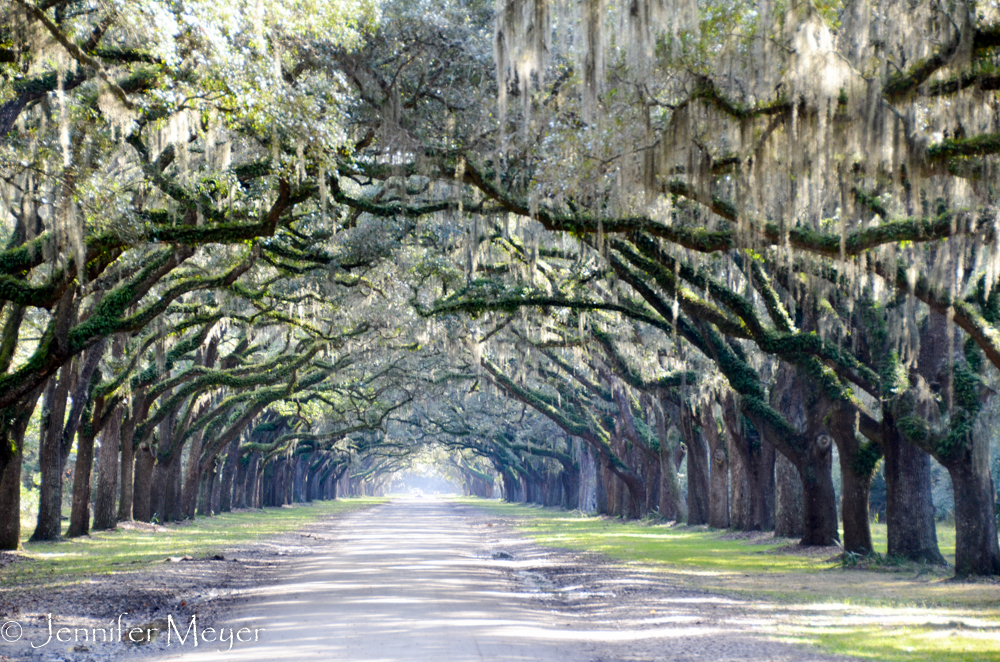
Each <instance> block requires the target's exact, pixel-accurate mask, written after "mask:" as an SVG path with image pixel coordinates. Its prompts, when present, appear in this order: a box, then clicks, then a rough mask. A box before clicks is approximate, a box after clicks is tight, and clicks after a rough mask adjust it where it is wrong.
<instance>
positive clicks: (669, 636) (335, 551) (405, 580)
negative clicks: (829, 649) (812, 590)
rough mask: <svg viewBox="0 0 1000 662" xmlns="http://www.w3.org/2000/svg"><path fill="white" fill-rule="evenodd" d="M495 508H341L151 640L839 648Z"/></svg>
mask: <svg viewBox="0 0 1000 662" xmlns="http://www.w3.org/2000/svg"><path fill="white" fill-rule="evenodd" d="M489 520H490V517H489V516H487V515H483V514H481V513H479V512H478V511H475V510H474V509H472V508H469V507H467V506H462V505H460V504H456V503H454V502H449V501H447V500H443V499H441V500H438V499H433V498H424V499H420V498H414V499H399V500H396V501H393V502H390V503H388V504H385V505H382V506H378V507H376V508H373V509H370V510H365V511H362V512H359V513H355V514H352V515H350V516H348V517H346V518H343V519H339V520H337V521H336V522H335V523H333V524H332V525H331V526H330V527H329V528H328V529H326V530H325V531H318V532H317V534H318V535H319V536H320V537H323V538H328V540H326V541H325V542H324V544H322V545H320V546H318V547H316V548H315V549H314V551H313V552H312V553H311V554H308V555H305V556H302V557H299V558H295V559H292V560H290V561H289V564H288V565H287V566H286V568H285V569H284V571H283V575H284V579H283V581H281V582H280V583H279V584H277V585H272V586H261V587H259V589H256V590H255V591H252V592H251V593H250V595H249V596H248V598H247V600H246V601H245V602H244V603H243V604H242V605H241V606H239V607H237V608H236V610H235V611H234V612H231V614H230V617H229V618H228V619H227V621H226V622H224V623H208V622H204V621H203V622H199V623H196V626H195V627H194V628H193V629H195V630H197V631H198V635H199V642H198V646H197V647H194V645H193V643H192V642H193V639H192V631H191V630H192V628H191V623H190V622H182V623H177V626H178V629H177V633H176V634H175V633H174V632H172V631H171V632H170V633H169V634H170V637H171V644H170V646H169V647H166V648H160V647H161V646H163V645H164V644H165V643H166V642H165V641H163V638H162V637H161V638H160V640H159V641H157V642H156V643H157V644H158V646H157V648H160V650H161V651H162V653H163V657H162V658H161V659H169V660H184V661H185V662H204V661H208V660H219V661H221V660H247V661H253V660H268V661H273V662H279V661H285V660H313V659H315V660H320V659H322V660H344V661H350V662H374V661H379V662H418V661H419V662H472V661H476V660H503V661H528V660H546V661H552V662H559V661H562V660H567V661H569V660H572V661H574V662H581V661H593V662H597V661H600V662H610V661H612V660H622V661H624V660H678V661H687V660H692V661H693V660H712V662H728V661H736V660H746V661H750V660H753V661H755V662H757V661H761V660H775V661H785V660H787V661H789V662H790V661H792V660H795V661H801V660H815V661H820V660H824V661H828V660H834V659H837V658H831V657H827V656H823V655H818V654H814V653H812V652H810V651H808V650H805V649H802V648H797V647H793V646H789V645H785V644H780V643H776V642H771V641H767V640H765V639H762V638H760V637H758V636H754V634H753V633H752V630H753V627H754V623H753V618H752V615H751V617H748V615H747V614H746V613H745V612H744V610H743V609H742V606H741V603H738V602H734V601H728V600H725V599H722V598H718V597H713V596H705V595H698V594H691V593H686V592H684V591H683V590H682V589H671V588H670V587H664V586H659V585H657V584H656V582H655V581H654V580H651V579H649V578H643V577H631V576H629V575H628V573H627V572H626V573H624V574H622V575H620V576H619V575H616V574H614V573H613V572H612V573H611V574H608V573H607V572H598V573H597V575H599V576H594V574H595V573H594V572H593V571H592V569H591V570H589V571H588V569H587V568H581V567H578V566H577V565H575V564H573V563H569V564H567V562H566V558H560V553H559V552H551V551H545V550H539V549H537V548H535V547H533V546H532V545H531V544H530V543H529V542H527V541H524V540H523V539H521V538H520V537H519V536H516V535H513V534H512V533H511V532H509V531H505V530H504V528H503V527H502V526H494V525H493V523H492V522H490V521H489ZM563 556H565V555H563ZM651 606H652V608H651ZM209 627H212V628H214V630H212V631H211V632H209V631H208V630H206V628H209ZM241 628H243V629H242V630H241ZM178 634H183V635H186V637H187V638H186V641H185V643H183V644H181V643H180V642H179V640H178V636H177V635H178ZM757 634H759V633H757ZM220 636H221V637H222V638H223V639H225V640H226V641H223V642H219V641H218V639H219V638H220ZM239 639H243V640H244V641H243V642H240V641H238V640H239ZM207 640H215V641H211V643H209V641H207ZM230 641H232V650H228V647H229V643H230ZM220 649H221V652H220ZM158 657H159V656H158Z"/></svg>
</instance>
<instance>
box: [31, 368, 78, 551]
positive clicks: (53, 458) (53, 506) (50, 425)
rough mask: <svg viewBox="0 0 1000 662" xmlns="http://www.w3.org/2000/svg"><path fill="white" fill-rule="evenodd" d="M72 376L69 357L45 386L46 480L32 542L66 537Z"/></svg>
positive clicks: (42, 456) (42, 455) (41, 458)
mask: <svg viewBox="0 0 1000 662" xmlns="http://www.w3.org/2000/svg"><path fill="white" fill-rule="evenodd" d="M72 378H73V362H72V361H69V362H67V363H66V364H65V365H64V366H63V367H62V368H61V369H60V370H59V376H58V378H50V379H49V383H48V385H47V386H46V388H45V399H44V403H43V404H42V425H41V432H40V438H41V447H40V448H39V452H38V465H39V469H40V470H41V474H42V484H41V494H40V495H39V500H38V523H37V525H36V527H35V532H34V533H33V534H32V535H31V541H32V542H40V541H46V540H58V539H59V538H60V537H62V485H63V469H64V465H63V453H62V433H63V423H64V422H65V418H66V399H67V397H68V396H69V385H70V381H71V380H72Z"/></svg>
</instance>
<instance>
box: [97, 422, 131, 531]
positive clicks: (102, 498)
mask: <svg viewBox="0 0 1000 662" xmlns="http://www.w3.org/2000/svg"><path fill="white" fill-rule="evenodd" d="M123 413H124V409H123V407H122V406H121V405H119V406H117V407H115V411H114V412H112V414H111V418H110V420H108V424H107V426H106V427H105V428H104V430H103V431H102V432H101V447H100V450H99V451H98V453H97V493H96V495H95V498H94V526H93V528H94V530H95V531H106V530H109V529H114V528H115V526H116V525H117V522H116V519H117V518H116V516H115V515H116V513H115V506H116V499H115V497H116V496H117V493H118V470H119V469H118V467H119V464H120V462H119V458H118V454H119V445H120V443H121V428H122V415H123Z"/></svg>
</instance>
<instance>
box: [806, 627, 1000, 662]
mask: <svg viewBox="0 0 1000 662" xmlns="http://www.w3.org/2000/svg"><path fill="white" fill-rule="evenodd" d="M998 638H1000V635H998V633H997V632H996V631H992V632H966V631H962V630H955V629H942V628H919V627H913V628H888V629H887V628H882V627H865V628H853V629H851V630H850V631H847V632H822V633H817V634H815V635H814V636H811V637H810V636H809V635H806V636H805V637H803V638H801V639H798V641H800V642H802V643H810V644H813V645H817V646H819V647H820V648H823V649H825V650H828V651H830V652H832V653H837V654H840V655H853V656H857V657H864V658H867V659H870V660H887V661H889V662H897V661H900V662H901V661H904V660H905V661H909V660H927V661H928V662H986V661H987V660H994V661H995V660H998V659H1000V641H998Z"/></svg>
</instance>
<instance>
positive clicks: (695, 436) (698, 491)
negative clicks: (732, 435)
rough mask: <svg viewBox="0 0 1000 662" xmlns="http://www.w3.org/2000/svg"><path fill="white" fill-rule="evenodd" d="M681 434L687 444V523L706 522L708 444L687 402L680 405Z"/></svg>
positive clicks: (698, 523)
mask: <svg viewBox="0 0 1000 662" xmlns="http://www.w3.org/2000/svg"><path fill="white" fill-rule="evenodd" d="M680 428H681V435H682V436H683V437H684V443H685V444H686V445H687V506H688V518H687V523H688V524H689V525H692V526H697V525H700V524H707V523H708V492H709V480H708V473H709V468H708V444H706V443H705V437H704V436H702V432H701V429H700V428H699V426H698V419H697V417H696V416H695V413H694V412H693V411H691V409H690V407H689V406H688V405H687V404H682V405H681V415H680Z"/></svg>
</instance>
